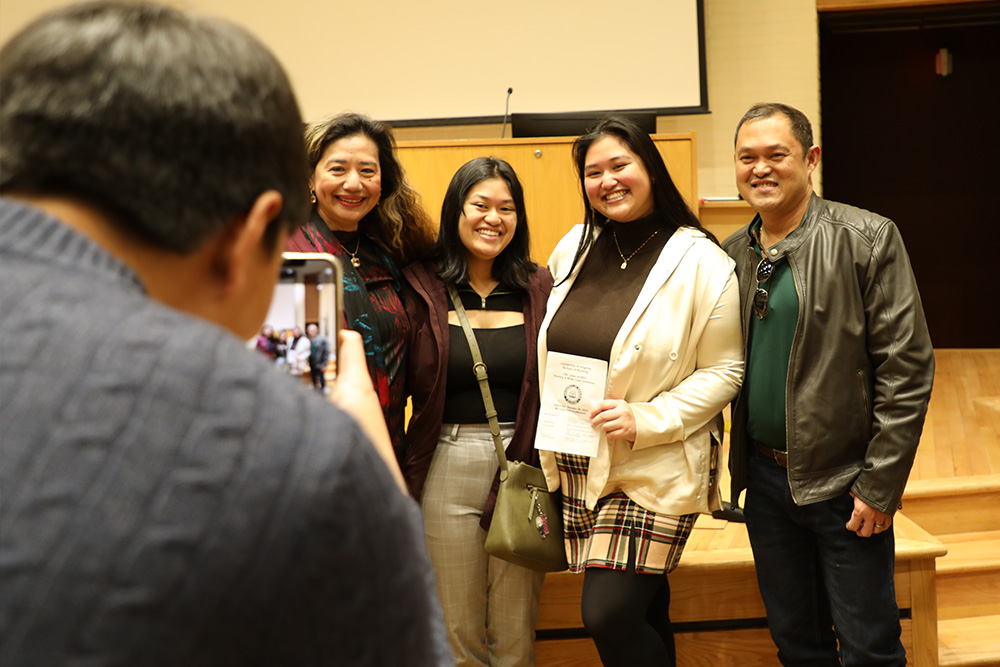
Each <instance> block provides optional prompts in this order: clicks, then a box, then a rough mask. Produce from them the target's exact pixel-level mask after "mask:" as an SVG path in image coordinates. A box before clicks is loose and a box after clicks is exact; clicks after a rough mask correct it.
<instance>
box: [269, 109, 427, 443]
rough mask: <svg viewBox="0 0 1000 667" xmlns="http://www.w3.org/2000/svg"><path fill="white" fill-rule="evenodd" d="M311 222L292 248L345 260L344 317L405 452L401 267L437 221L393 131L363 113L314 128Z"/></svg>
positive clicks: (309, 138) (422, 251)
mask: <svg viewBox="0 0 1000 667" xmlns="http://www.w3.org/2000/svg"><path fill="white" fill-rule="evenodd" d="M306 153H307V156H308V159H309V168H310V172H309V181H308V187H309V192H310V198H311V200H312V204H313V207H312V213H311V216H310V219H309V221H308V222H307V223H306V224H305V225H303V226H301V227H299V229H298V230H297V231H296V232H295V233H294V234H293V235H292V236H291V237H290V238H289V239H288V244H287V246H286V249H288V250H292V251H297V252H325V253H330V254H331V255H337V256H339V257H340V258H341V260H342V262H343V264H344V315H345V317H346V319H347V322H346V324H347V327H348V328H350V329H354V330H355V331H358V332H359V333H361V335H362V338H363V339H364V344H365V354H366V357H367V360H368V371H369V373H370V374H371V377H372V382H374V383H375V388H376V389H377V390H378V394H379V400H380V402H381V404H382V411H383V412H384V413H385V419H386V423H387V424H388V426H389V433H390V434H391V435H392V439H393V447H394V448H395V449H396V455H397V457H400V456H401V454H402V444H403V421H404V412H405V408H406V396H405V390H404V386H405V371H406V359H405V352H406V334H407V328H406V317H405V314H404V312H403V305H402V302H401V300H400V297H399V292H400V290H401V288H402V274H401V273H400V267H401V266H403V265H404V264H406V263H408V262H410V261H412V260H414V259H417V258H420V257H423V256H425V255H426V254H427V252H428V251H429V249H430V247H431V242H432V236H431V230H430V221H429V219H428V217H427V214H426V213H424V211H423V209H422V208H421V206H420V201H419V198H418V196H417V194H416V192H415V191H414V190H413V188H411V187H410V186H409V184H408V183H407V182H406V178H405V174H404V173H403V167H402V165H400V163H399V160H398V158H397V157H396V145H395V141H394V140H393V136H392V130H390V129H389V127H388V126H387V125H384V124H383V123H380V122H378V121H376V120H372V119H371V118H368V117H367V116H362V115H360V114H343V115H339V116H331V117H328V118H324V119H323V120H320V121H317V122H315V123H313V124H311V125H310V126H309V127H308V128H307V129H306Z"/></svg>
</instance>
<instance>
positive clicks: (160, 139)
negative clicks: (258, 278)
mask: <svg viewBox="0 0 1000 667" xmlns="http://www.w3.org/2000/svg"><path fill="white" fill-rule="evenodd" d="M0 136H2V137H3V141H2V142H0V191H2V192H4V193H8V192H18V193H26V194H32V195H36V196H65V197H73V198H78V199H80V200H82V201H84V202H86V203H87V204H89V205H92V206H95V207H97V208H99V209H101V210H103V211H104V212H105V213H106V214H107V215H108V216H109V217H110V218H111V220H112V221H113V223H114V225H115V226H116V227H118V228H119V230H120V231H121V232H122V233H124V234H126V235H128V236H130V237H132V238H134V239H135V240H138V241H140V242H143V243H146V244H149V245H151V246H154V247H156V248H159V249H164V250H170V251H173V252H177V253H189V252H192V251H194V250H195V249H197V248H198V247H199V246H200V245H201V244H202V242H204V241H205V240H206V239H208V238H210V237H212V236H213V235H216V234H218V233H220V232H221V231H222V230H223V229H224V228H225V227H226V226H227V225H228V224H229V223H230V222H232V221H233V220H234V219H236V218H237V217H238V216H240V215H244V214H246V213H247V212H248V211H249V210H250V208H251V206H252V205H253V203H254V201H255V199H256V198H257V197H258V196H259V195H260V194H261V193H262V192H264V191H267V190H272V189H273V190H277V191H278V192H279V193H280V194H281V195H282V197H283V199H284V206H283V209H282V213H281V215H280V216H279V217H278V220H277V221H276V223H274V224H272V225H271V229H270V230H269V234H268V236H269V238H270V239H272V240H273V239H275V238H277V225H279V224H283V225H285V227H286V228H289V229H291V228H292V227H294V226H295V225H296V224H298V223H300V222H301V221H302V220H304V219H305V217H306V215H307V212H308V201H307V188H306V186H305V183H306V182H307V178H308V175H307V167H306V160H305V151H304V147H303V144H302V119H301V115H300V113H299V109H298V104H297V103H296V101H295V97H294V94H293V93H292V89H291V85H290V84H289V81H288V78H287V76H286V75H285V73H284V71H283V70H282V68H281V66H280V64H279V63H278V61H277V60H276V59H275V58H274V56H273V55H271V53H270V52H269V51H268V50H267V48H266V47H264V46H263V45H262V44H261V43H260V42H259V41H258V40H257V39H256V38H254V37H253V36H252V35H250V34H249V33H247V32H246V31H244V30H243V29H241V28H239V27H237V26H235V25H232V24H230V23H227V22H225V21H222V20H217V19H209V18H203V17H195V16H192V15H189V14H187V13H184V12H180V11H177V10H175V9H171V8H168V7H163V6H160V5H155V4H145V3H134V2H128V3H125V2H113V1H99V2H91V3H86V4H80V5H72V6H69V7H65V8H63V9H59V10H56V11H54V12H52V13H49V14H46V15H44V16H42V17H41V18H39V19H37V20H36V21H34V22H33V23H31V24H30V25H29V26H27V27H26V28H24V29H23V30H22V31H21V32H20V33H18V34H17V35H16V36H14V37H13V38H12V39H11V40H10V41H9V42H8V43H7V44H6V45H4V47H3V49H2V51H0Z"/></svg>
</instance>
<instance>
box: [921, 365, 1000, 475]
mask: <svg viewBox="0 0 1000 667" xmlns="http://www.w3.org/2000/svg"><path fill="white" fill-rule="evenodd" d="M934 357H935V362H936V368H935V372H934V390H933V392H932V393H931V402H930V406H929V407H928V410H927V421H926V422H925V423H924V432H923V435H922V437H921V438H920V447H919V448H918V449H917V458H916V460H915V461H914V463H913V470H912V471H911V473H910V480H911V481H913V480H930V479H945V478H951V477H965V476H971V475H1000V350H935V351H934Z"/></svg>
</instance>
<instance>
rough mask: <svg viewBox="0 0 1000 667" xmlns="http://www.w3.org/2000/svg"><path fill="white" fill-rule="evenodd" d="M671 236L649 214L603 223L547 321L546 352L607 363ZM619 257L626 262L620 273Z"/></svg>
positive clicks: (667, 230) (659, 222)
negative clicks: (603, 360)
mask: <svg viewBox="0 0 1000 667" xmlns="http://www.w3.org/2000/svg"><path fill="white" fill-rule="evenodd" d="M657 230H659V231H657ZM654 232H656V234H655V236H654V235H653V234H654ZM673 232H674V227H673V226H672V225H667V224H666V223H664V222H663V221H662V220H660V219H658V218H657V217H656V215H655V214H654V215H651V216H647V217H645V218H640V219H639V220H634V221H632V222H608V224H607V226H606V227H605V228H604V231H603V232H601V235H600V236H598V237H597V239H596V240H595V241H594V244H593V246H592V247H591V248H590V252H589V253H588V254H587V257H586V258H585V259H584V261H583V266H582V267H581V268H580V274H579V275H578V276H577V278H576V281H575V282H574V283H573V286H572V287H571V288H570V291H569V294H567V295H566V299H565V301H563V302H562V304H561V305H560V306H559V310H558V311H556V314H555V315H554V316H553V317H552V321H551V323H550V324H549V329H548V348H549V350H551V351H553V352H564V353H566V354H576V355H580V356H583V357H590V358H592V359H605V360H608V361H610V358H611V346H612V345H613V344H614V342H615V337H616V336H617V335H618V331H619V329H621V326H622V324H623V323H624V322H625V318H626V317H628V313H629V311H630V310H631V309H632V304H634V303H635V300H636V297H638V296H639V292H640V291H641V290H642V286H643V285H644V284H645V283H646V277H647V276H648V275H649V271H650V269H652V268H653V264H655V263H656V260H657V258H658V257H659V256H660V251H661V250H663V246H665V245H666V243H667V241H668V240H669V239H670V236H671V234H673ZM651 237H652V238H651ZM616 240H617V245H616V243H615V241H616ZM643 243H645V245H643ZM640 246H641V247H640ZM619 248H620V252H619ZM633 253H635V254H634V255H633ZM623 257H624V258H628V263H627V265H626V267H625V268H624V269H622V268H621V265H622V263H623V261H624V260H623Z"/></svg>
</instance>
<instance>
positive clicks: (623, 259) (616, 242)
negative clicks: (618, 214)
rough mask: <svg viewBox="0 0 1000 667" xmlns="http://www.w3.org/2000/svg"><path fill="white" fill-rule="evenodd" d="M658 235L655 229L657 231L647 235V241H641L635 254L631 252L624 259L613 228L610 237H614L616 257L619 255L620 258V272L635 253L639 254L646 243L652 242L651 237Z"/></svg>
mask: <svg viewBox="0 0 1000 667" xmlns="http://www.w3.org/2000/svg"><path fill="white" fill-rule="evenodd" d="M659 233H660V230H659V229H657V230H656V231H655V232H653V233H652V234H650V235H649V238H648V239H646V240H645V241H643V242H642V243H641V244H640V245H639V247H638V248H636V249H635V252H633V253H632V254H631V255H629V256H628V257H626V256H625V253H623V252H622V247H621V246H620V245H618V234H617V233H616V232H615V228H614V227H612V228H611V236H613V237H614V239H615V247H616V248H618V255H619V256H620V257H621V258H622V265H621V267H620V268H621V270H622V271H624V270H625V269H626V268H628V261H629V260H630V259H632V258H633V257H635V253H637V252H639V251H640V250H642V247H643V246H644V245H646V244H647V243H649V242H650V241H652V240H653V237H654V236H656V235H657V234H659Z"/></svg>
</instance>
